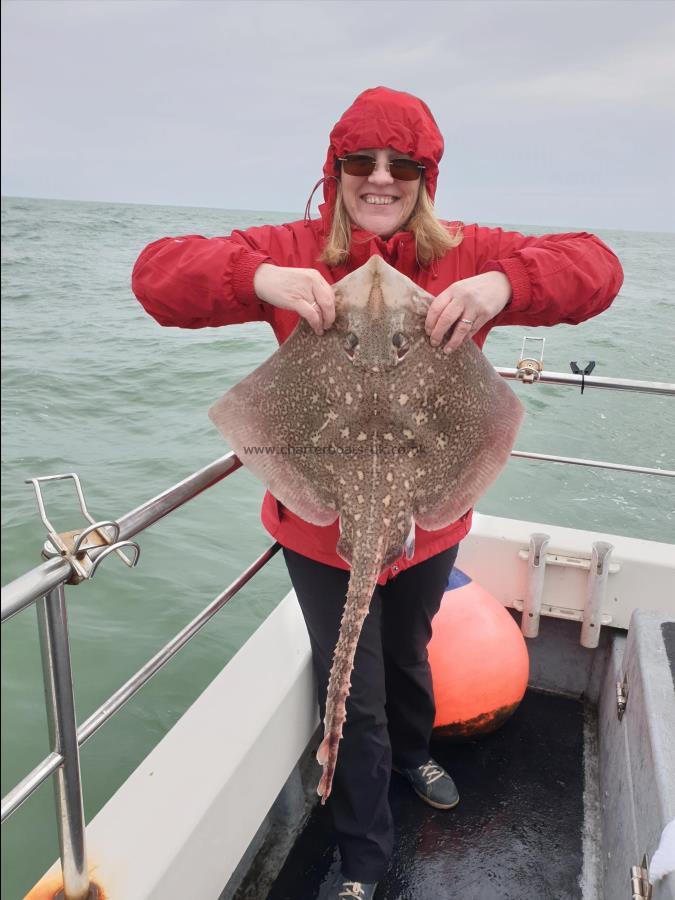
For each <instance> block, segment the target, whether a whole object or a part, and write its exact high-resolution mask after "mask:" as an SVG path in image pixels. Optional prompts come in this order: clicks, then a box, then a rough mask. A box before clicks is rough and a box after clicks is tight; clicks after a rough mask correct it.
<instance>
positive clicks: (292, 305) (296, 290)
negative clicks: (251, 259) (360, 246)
mask: <svg viewBox="0 0 675 900" xmlns="http://www.w3.org/2000/svg"><path fill="white" fill-rule="evenodd" d="M253 290H254V291H255V292H256V295H257V296H258V297H259V298H260V299H261V300H264V301H265V303H271V304H272V306H278V307H280V308H281V309H292V310H293V311H294V312H297V313H298V314H299V315H300V316H302V318H303V319H307V321H308V322H309V324H310V325H311V326H312V328H313V329H314V331H315V332H316V333H317V334H323V332H324V329H326V328H330V327H331V325H332V324H333V322H334V321H335V295H334V294H333V289H332V287H331V286H330V285H329V284H328V282H327V281H326V279H325V278H324V277H323V275H321V273H320V272H317V271H316V269H294V268H286V267H284V266H273V265H271V263H263V264H262V265H260V266H258V268H257V269H256V272H255V275H254V277H253Z"/></svg>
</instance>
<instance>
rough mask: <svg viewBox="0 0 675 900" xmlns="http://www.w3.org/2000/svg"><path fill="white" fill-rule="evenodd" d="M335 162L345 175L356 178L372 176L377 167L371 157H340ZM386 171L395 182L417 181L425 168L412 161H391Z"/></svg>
mask: <svg viewBox="0 0 675 900" xmlns="http://www.w3.org/2000/svg"><path fill="white" fill-rule="evenodd" d="M337 161H338V162H339V163H341V164H342V171H343V172H346V173H347V175H356V176H357V177H358V178H363V177H366V176H368V175H372V174H373V172H374V171H375V167H376V165H377V160H376V159H374V158H373V157H372V156H365V155H363V156H362V155H361V154H354V155H353V156H340V157H338V160H337ZM387 169H388V171H389V174H390V175H391V177H392V178H395V179H396V180H397V181H417V179H418V178H419V177H420V175H421V174H422V172H424V169H425V166H423V165H422V164H421V163H418V162H415V160H414V159H392V160H390V161H389V162H388V163H387Z"/></svg>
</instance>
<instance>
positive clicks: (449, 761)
mask: <svg viewBox="0 0 675 900" xmlns="http://www.w3.org/2000/svg"><path fill="white" fill-rule="evenodd" d="M432 753H433V755H434V757H435V759H437V760H438V762H440V763H441V764H442V765H443V766H445V768H446V769H447V770H448V771H449V772H450V774H451V775H452V776H453V777H454V779H455V781H456V783H457V786H458V788H459V792H460V795H461V802H460V804H459V806H457V807H456V808H455V809H454V810H448V811H445V812H442V811H438V810H434V809H431V808H430V807H428V806H426V805H425V804H424V803H423V802H422V801H421V800H419V798H417V796H416V795H415V794H414V793H413V792H412V790H411V788H410V787H409V786H408V785H407V783H406V782H405V781H403V779H402V778H401V777H400V776H397V775H392V784H391V790H390V801H391V806H392V811H393V815H394V821H395V823H396V829H397V839H396V845H395V848H394V856H393V859H392V862H391V865H390V868H389V872H388V873H387V876H386V878H385V879H383V880H382V881H381V882H380V885H379V888H378V890H377V893H376V900H451V898H452V900H573V898H575V900H576V898H580V897H581V888H580V875H581V867H582V844H581V823H582V820H583V706H582V704H581V703H579V702H577V701H574V700H568V699H564V698H560V697H555V696H550V695H545V694H538V693H534V692H529V691H528V693H527V694H526V696H525V698H524V700H523V702H522V703H521V705H520V707H519V709H518V710H517V711H516V713H515V714H514V715H513V717H512V718H511V719H510V720H509V721H508V722H507V723H506V724H505V725H504V726H503V727H502V728H501V729H500V730H499V731H498V732H496V733H495V734H493V735H488V736H487V737H484V738H482V739H481V740H480V741H475V742H471V743H467V744H448V743H446V742H441V741H438V742H435V743H433V744H432ZM338 865H339V863H338V856H337V848H336V844H335V840H334V838H333V836H332V834H331V826H330V819H329V815H328V811H327V809H326V808H322V807H321V806H317V807H316V808H315V809H314V811H313V812H312V814H311V816H310V818H309V820H308V823H307V825H306V827H305V829H304V831H303V832H302V833H301V835H300V836H299V838H298V840H297V842H296V844H295V847H294V848H293V850H292V851H291V854H290V855H289V857H288V859H287V860H286V863H285V865H284V868H283V869H282V870H281V872H280V874H279V876H278V878H277V880H276V881H275V883H274V885H273V886H272V890H271V891H270V893H269V894H268V900H315V898H317V897H321V896H322V893H321V887H322V885H323V884H325V883H326V882H327V881H328V880H329V879H330V878H331V877H332V875H333V873H334V872H335V871H336V869H337V867H338Z"/></svg>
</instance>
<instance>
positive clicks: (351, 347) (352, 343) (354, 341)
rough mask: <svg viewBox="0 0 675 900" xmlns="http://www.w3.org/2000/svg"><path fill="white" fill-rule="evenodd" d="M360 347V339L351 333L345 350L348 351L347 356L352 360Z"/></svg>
mask: <svg viewBox="0 0 675 900" xmlns="http://www.w3.org/2000/svg"><path fill="white" fill-rule="evenodd" d="M358 346H359V339H358V338H357V336H356V335H355V334H354V332H353V331H350V332H349V333H348V334H347V335H346V337H345V350H346V351H347V356H348V357H349V358H350V359H351V358H352V357H353V356H354V351H355V350H356V348H357V347H358Z"/></svg>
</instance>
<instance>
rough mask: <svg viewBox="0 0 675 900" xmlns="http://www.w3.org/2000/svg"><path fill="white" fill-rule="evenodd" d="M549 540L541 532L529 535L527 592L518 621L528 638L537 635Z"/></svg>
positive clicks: (546, 535) (548, 537)
mask: <svg viewBox="0 0 675 900" xmlns="http://www.w3.org/2000/svg"><path fill="white" fill-rule="evenodd" d="M550 540H551V538H550V535H548V534H543V533H542V532H535V533H534V534H531V535H530V549H529V553H528V557H527V591H526V593H525V602H524V603H523V613H522V616H521V620H520V630H521V631H522V633H523V635H524V636H525V637H528V638H535V637H536V636H537V635H538V634H539V619H540V617H541V598H542V595H543V593H544V575H545V574H546V548H547V547H548V542H549V541H550Z"/></svg>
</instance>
